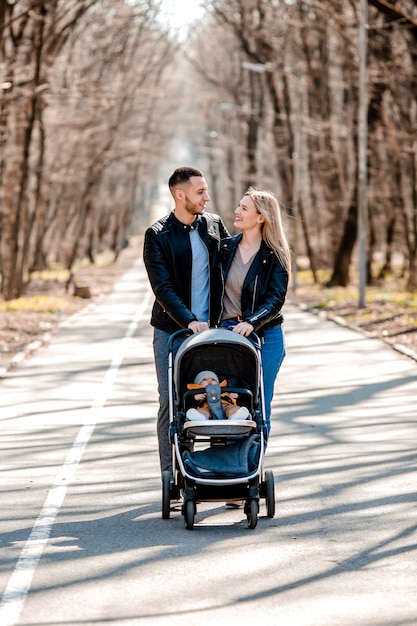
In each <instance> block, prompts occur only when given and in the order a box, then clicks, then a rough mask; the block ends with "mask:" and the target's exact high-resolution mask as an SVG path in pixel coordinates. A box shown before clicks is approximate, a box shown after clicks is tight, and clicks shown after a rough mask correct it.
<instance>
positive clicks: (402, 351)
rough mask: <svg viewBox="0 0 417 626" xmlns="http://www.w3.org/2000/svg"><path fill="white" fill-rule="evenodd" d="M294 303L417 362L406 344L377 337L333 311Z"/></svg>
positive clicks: (412, 351) (413, 353)
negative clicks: (328, 311) (332, 312)
mask: <svg viewBox="0 0 417 626" xmlns="http://www.w3.org/2000/svg"><path fill="white" fill-rule="evenodd" d="M292 304H294V305H295V306H297V307H298V308H299V309H301V310H302V311H306V312H307V313H312V314H313V315H317V317H320V318H322V319H326V320H329V321H330V322H334V323H335V324H337V325H338V326H344V327H345V328H349V329H350V330H353V331H355V332H357V333H360V334H361V335H363V336H364V337H367V338H368V339H376V340H379V341H382V342H383V343H385V345H387V346H389V347H390V348H392V349H393V350H395V351H396V352H399V353H400V354H402V355H404V356H407V357H408V358H410V359H413V361H416V362H417V352H415V351H414V350H410V348H407V347H406V346H402V345H401V344H399V343H392V342H391V341H388V340H387V339H384V338H383V337H375V335H373V334H372V333H370V332H368V331H367V330H364V329H363V328H361V327H360V326H356V325H355V324H351V323H350V322H347V321H346V320H344V319H343V318H342V317H340V316H339V315H332V314H331V313H327V312H326V311H322V310H321V309H317V308H315V307H310V306H309V305H308V304H305V303H304V302H300V303H298V304H297V303H292Z"/></svg>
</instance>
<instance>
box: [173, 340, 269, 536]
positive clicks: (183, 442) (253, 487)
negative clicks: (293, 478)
mask: <svg viewBox="0 0 417 626" xmlns="http://www.w3.org/2000/svg"><path fill="white" fill-rule="evenodd" d="M203 370H212V371H214V372H216V373H217V375H218V376H219V378H220V380H222V379H225V380H226V381H227V386H225V387H223V388H222V392H234V393H235V394H238V405H239V406H246V407H247V409H248V413H249V415H248V419H246V420H240V419H239V420H237V419H235V420H234V419H233V416H232V417H230V418H229V419H207V420H203V421H200V420H198V421H197V420H196V421H188V420H187V419H186V413H187V410H188V408H189V407H190V406H192V403H193V400H194V396H195V395H196V393H197V392H196V391H195V390H189V389H188V388H187V383H189V382H190V381H192V380H194V378H195V376H196V375H197V373H198V372H200V371H203ZM168 385H169V411H170V439H171V444H172V472H171V471H165V472H163V474H162V517H163V518H164V519H168V518H169V517H170V511H171V508H170V503H171V499H172V498H178V499H180V497H181V496H182V514H183V516H184V520H185V527H186V529H188V530H192V529H193V527H194V517H195V515H196V512H197V504H198V503H199V502H219V501H220V502H225V503H236V502H241V501H244V503H245V504H244V512H245V515H246V519H247V526H248V528H256V526H257V522H258V514H259V500H260V498H265V500H266V510H267V516H268V517H271V518H272V517H274V515H275V487H274V476H273V473H272V472H271V471H266V472H265V473H264V472H263V459H264V454H265V446H266V440H267V436H268V431H267V427H266V422H265V411H264V394H263V382H262V363H261V353H260V342H259V338H258V337H257V336H256V335H254V334H253V335H251V338H250V339H247V338H245V337H243V336H241V335H238V334H236V333H233V332H232V331H231V330H228V329H225V328H211V329H209V330H206V331H204V332H202V333H198V334H191V335H190V331H189V330H180V331H178V332H176V333H174V334H173V335H172V336H171V338H170V344H169V364H168ZM207 389H208V388H207ZM201 391H202V390H201V389H200V390H199V392H200V393H201Z"/></svg>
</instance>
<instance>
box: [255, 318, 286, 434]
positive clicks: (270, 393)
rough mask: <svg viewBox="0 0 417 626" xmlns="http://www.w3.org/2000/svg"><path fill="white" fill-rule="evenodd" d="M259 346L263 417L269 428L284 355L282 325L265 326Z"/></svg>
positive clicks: (269, 428)
mask: <svg viewBox="0 0 417 626" xmlns="http://www.w3.org/2000/svg"><path fill="white" fill-rule="evenodd" d="M263 332H264V337H263V342H262V348H261V356H262V371H263V381H264V396H265V419H266V424H267V426H268V432H269V431H270V430H271V404H272V398H273V397H274V385H275V379H276V377H277V375H278V372H279V368H280V367H281V365H282V362H283V360H284V357H285V339H284V332H283V329H282V325H281V324H280V325H279V326H275V328H266V329H265V330H264V331H263Z"/></svg>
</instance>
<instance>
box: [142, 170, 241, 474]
mask: <svg viewBox="0 0 417 626" xmlns="http://www.w3.org/2000/svg"><path fill="white" fill-rule="evenodd" d="M168 185H169V189H170V192H171V195H172V197H173V199H174V203H175V208H174V210H173V211H172V212H171V213H170V214H169V215H166V216H165V217H163V218H161V219H160V220H158V221H157V222H155V224H153V225H152V226H150V227H149V228H148V229H147V230H146V233H145V241H144V252H143V258H144V261H145V266H146V270H147V272H148V276H149V281H150V283H151V287H152V290H153V292H154V294H155V302H154V305H153V309H152V316H151V325H152V326H153V327H154V343H153V348H154V357H155V367H156V375H157V379H158V392H159V411H158V421H157V433H158V445H159V458H160V465H161V472H164V471H166V470H169V471H172V449H171V443H170V439H169V404H168V341H169V337H170V335H171V334H172V333H174V332H175V331H177V330H179V329H180V328H189V329H190V330H191V331H192V332H193V333H198V332H201V331H203V330H206V329H207V328H209V326H210V320H212V321H213V322H214V321H215V320H217V319H218V311H219V306H220V272H219V271H218V267H217V266H218V262H217V256H218V252H219V248H220V241H221V240H222V239H224V238H225V237H228V236H229V233H228V231H227V229H226V227H225V225H224V224H223V221H222V219H221V218H220V217H219V216H218V215H213V214H210V213H204V210H205V208H206V205H207V203H208V202H209V200H210V196H209V194H208V187H207V183H206V180H205V178H204V175H203V173H202V172H201V171H200V170H198V169H195V168H192V167H180V168H177V169H176V170H174V171H173V172H172V174H171V176H170V178H169V181H168Z"/></svg>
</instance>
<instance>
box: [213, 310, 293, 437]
mask: <svg viewBox="0 0 417 626" xmlns="http://www.w3.org/2000/svg"><path fill="white" fill-rule="evenodd" d="M222 326H223V327H225V328H232V327H233V326H236V322H235V321H232V320H230V321H228V320H225V321H224V322H222ZM261 343H262V345H261V359H262V372H263V383H264V398H265V421H266V425H267V427H268V432H269V431H270V430H271V404H272V398H273V396H274V386H275V379H276V377H277V374H278V372H279V368H280V367H281V364H282V362H283V360H284V357H285V340H284V332H283V329H282V325H281V324H280V325H279V326H275V328H266V329H265V330H264V331H263V338H262V339H261Z"/></svg>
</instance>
